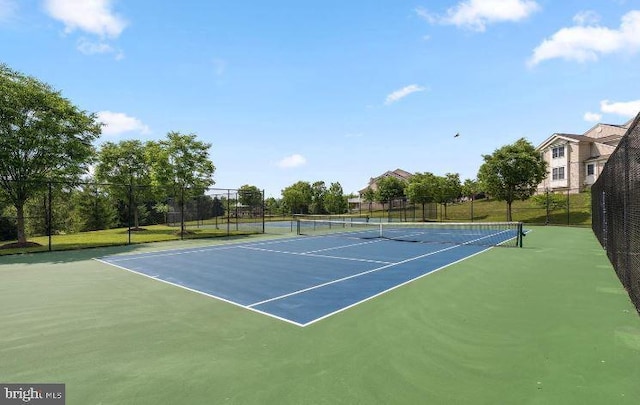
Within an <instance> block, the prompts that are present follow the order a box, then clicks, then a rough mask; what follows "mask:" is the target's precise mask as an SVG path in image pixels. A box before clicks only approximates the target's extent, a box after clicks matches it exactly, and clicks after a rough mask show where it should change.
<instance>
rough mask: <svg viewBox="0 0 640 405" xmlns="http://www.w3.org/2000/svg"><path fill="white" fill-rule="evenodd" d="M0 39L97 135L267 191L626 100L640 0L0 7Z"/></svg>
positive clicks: (453, 152) (451, 156)
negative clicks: (184, 142) (196, 161)
mask: <svg viewBox="0 0 640 405" xmlns="http://www.w3.org/2000/svg"><path fill="white" fill-rule="evenodd" d="M0 50H1V53H0V55H1V56H0V62H2V63H6V64H7V65H9V66H10V67H11V68H13V69H16V70H18V71H21V72H23V73H26V74H29V75H32V76H35V77H38V78H39V79H41V80H43V81H45V82H47V83H49V84H50V85H52V86H53V87H54V88H56V89H58V90H60V91H61V92H62V94H63V95H64V96H65V97H67V98H68V99H70V100H71V101H72V102H73V103H74V104H76V105H78V106H79V107H80V108H81V109H83V110H86V111H89V112H95V113H97V114H98V115H99V117H100V119H101V121H102V122H104V123H105V127H104V129H103V135H102V137H101V142H103V141H107V140H108V141H114V142H117V141H119V140H123V139H132V138H136V139H142V140H148V139H160V138H163V137H164V136H165V135H166V133H167V132H169V131H174V130H175V131H180V132H183V133H196V134H197V135H198V137H199V139H202V140H204V141H206V142H209V143H211V144H212V148H211V159H212V161H213V162H214V165H215V166H216V172H215V175H214V179H215V181H216V186H219V187H225V188H226V187H228V188H233V187H239V186H241V185H243V184H250V185H255V186H257V187H259V188H262V189H265V190H266V193H267V195H268V196H274V197H279V196H280V191H281V190H282V189H283V188H285V187H287V186H289V185H291V184H293V183H295V182H296V181H299V180H304V181H309V182H313V181H320V180H322V181H325V182H326V183H327V186H328V185H329V184H330V183H332V182H340V183H341V184H342V186H343V188H344V190H345V192H346V193H349V192H355V191H357V190H359V189H361V188H363V187H364V186H366V184H367V182H368V180H369V178H370V177H372V176H376V175H379V174H381V173H383V172H385V171H387V170H394V169H396V168H402V169H404V170H407V171H410V172H432V173H434V174H437V175H444V174H445V173H459V174H460V176H461V178H462V179H466V178H475V176H476V174H477V171H478V168H479V167H480V165H481V164H482V155H483V154H490V153H492V152H493V151H494V150H495V149H497V148H499V147H501V146H503V145H505V144H508V143H512V142H514V141H515V140H517V139H518V138H521V137H525V138H527V139H528V140H529V141H531V142H532V143H533V144H534V145H538V144H540V143H541V142H542V141H544V140H545V139H546V138H548V137H549V136H550V135H552V134H553V133H555V132H567V133H583V132H584V131H586V130H588V129H589V128H590V127H592V126H593V125H594V124H595V123H597V122H606V123H612V124H621V123H624V122H626V121H627V120H628V119H630V118H631V117H632V116H635V114H636V113H637V112H638V111H639V110H640V91H639V87H640V52H639V51H640V0H597V1H596V0H535V1H534V0H462V1H460V0H446V1H445V0H442V1H440V0H437V1H435V0H434V1H429V0H415V1H405V0H379V1H376V2H367V1H359V0H352V1H337V0H323V1H289V0H274V1H269V2H266V1H251V0H250V1H244V2H236V1H214V0H211V1H205V0H201V1H196V0H183V1H179V2H178V1H171V2H169V1H151V0H148V1H144V0H129V1H125V0H0ZM456 133H460V136H459V137H457V138H454V135H455V134H456Z"/></svg>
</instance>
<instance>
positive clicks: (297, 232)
mask: <svg viewBox="0 0 640 405" xmlns="http://www.w3.org/2000/svg"><path fill="white" fill-rule="evenodd" d="M295 221H296V235H302V234H301V233H300V218H295Z"/></svg>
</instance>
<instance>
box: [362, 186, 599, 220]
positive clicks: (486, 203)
mask: <svg viewBox="0 0 640 405" xmlns="http://www.w3.org/2000/svg"><path fill="white" fill-rule="evenodd" d="M362 212H363V213H368V214H369V215H370V216H371V217H372V218H388V217H391V218H392V220H403V221H421V220H422V207H421V206H416V207H413V206H406V207H404V208H394V209H392V210H390V211H389V210H384V211H383V210H380V211H371V212H369V211H366V210H362ZM511 214H512V220H513V221H521V222H525V223H529V224H543V225H544V224H549V225H570V226H591V194H590V193H580V194H570V195H569V196H568V197H567V199H566V200H565V201H564V207H563V208H558V209H550V210H549V211H548V214H547V208H546V207H545V206H540V205H539V204H538V203H536V201H535V200H534V199H528V200H526V201H514V202H513V204H512V206H511ZM425 219H426V220H429V221H462V222H468V221H484V222H500V221H506V220H507V204H506V203H505V202H504V201H496V200H494V199H490V198H485V199H481V200H476V201H473V202H472V201H465V202H458V203H453V204H447V206H446V207H445V206H443V205H436V204H430V205H429V206H428V207H425Z"/></svg>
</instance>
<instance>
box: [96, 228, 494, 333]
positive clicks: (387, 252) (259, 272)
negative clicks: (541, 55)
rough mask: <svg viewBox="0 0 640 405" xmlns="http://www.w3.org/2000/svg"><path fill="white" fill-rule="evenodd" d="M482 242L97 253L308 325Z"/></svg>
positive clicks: (318, 241)
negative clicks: (116, 253) (120, 253)
mask: <svg viewBox="0 0 640 405" xmlns="http://www.w3.org/2000/svg"><path fill="white" fill-rule="evenodd" d="M486 249H487V247H486V246H474V245H466V244H463V245H452V244H444V243H433V244H427V243H406V242H397V241H390V240H386V239H372V240H361V239H349V238H344V237H336V236H324V237H298V238H287V239H279V240H270V241H263V242H253V243H234V244H227V245H217V246H210V247H202V248H195V249H179V250H171V251H162V252H154V253H144V254H131V255H115V256H108V257H102V258H100V259H96V260H98V261H101V262H103V263H108V264H110V265H113V266H117V267H119V268H122V269H125V270H128V271H132V272H135V273H138V274H141V275H144V276H147V277H150V278H153V279H156V280H159V281H163V282H166V283H170V284H172V285H176V286H180V287H183V288H186V289H189V290H192V291H195V292H198V293H201V294H205V295H207V296H211V297H214V298H217V299H220V300H224V301H226V302H229V303H232V304H235V305H239V306H241V307H243V308H247V309H250V310H253V311H257V312H260V313H263V314H266V315H269V316H272V317H274V318H278V319H281V320H284V321H287V322H290V323H293V324H295V325H299V326H306V325H309V324H311V323H314V322H317V321H318V320H321V319H324V318H326V317H328V316H330V315H332V314H335V313H338V312H340V311H343V310H345V309H347V308H349V307H351V306H354V305H356V304H358V303H361V302H364V301H366V300H369V299H371V298H373V297H375V296H377V295H380V294H382V293H384V292H386V291H389V290H391V289H394V288H396V287H398V286H401V285H403V284H405V283H407V282H409V281H411V280H415V279H417V278H419V277H422V276H424V275H427V274H429V273H432V272H434V271H436V270H439V269H441V268H443V267H445V266H448V265H450V264H452V263H455V262H457V261H460V260H463V259H465V258H468V257H470V256H472V255H474V254H477V253H479V252H481V251H483V250H486Z"/></svg>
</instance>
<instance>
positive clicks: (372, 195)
mask: <svg viewBox="0 0 640 405" xmlns="http://www.w3.org/2000/svg"><path fill="white" fill-rule="evenodd" d="M360 198H362V201H364V202H366V203H367V204H368V205H369V212H371V204H372V203H373V202H374V201H375V200H376V192H375V191H374V190H373V189H372V188H371V187H367V188H366V189H365V190H364V192H363V193H362V194H361V195H360Z"/></svg>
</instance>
